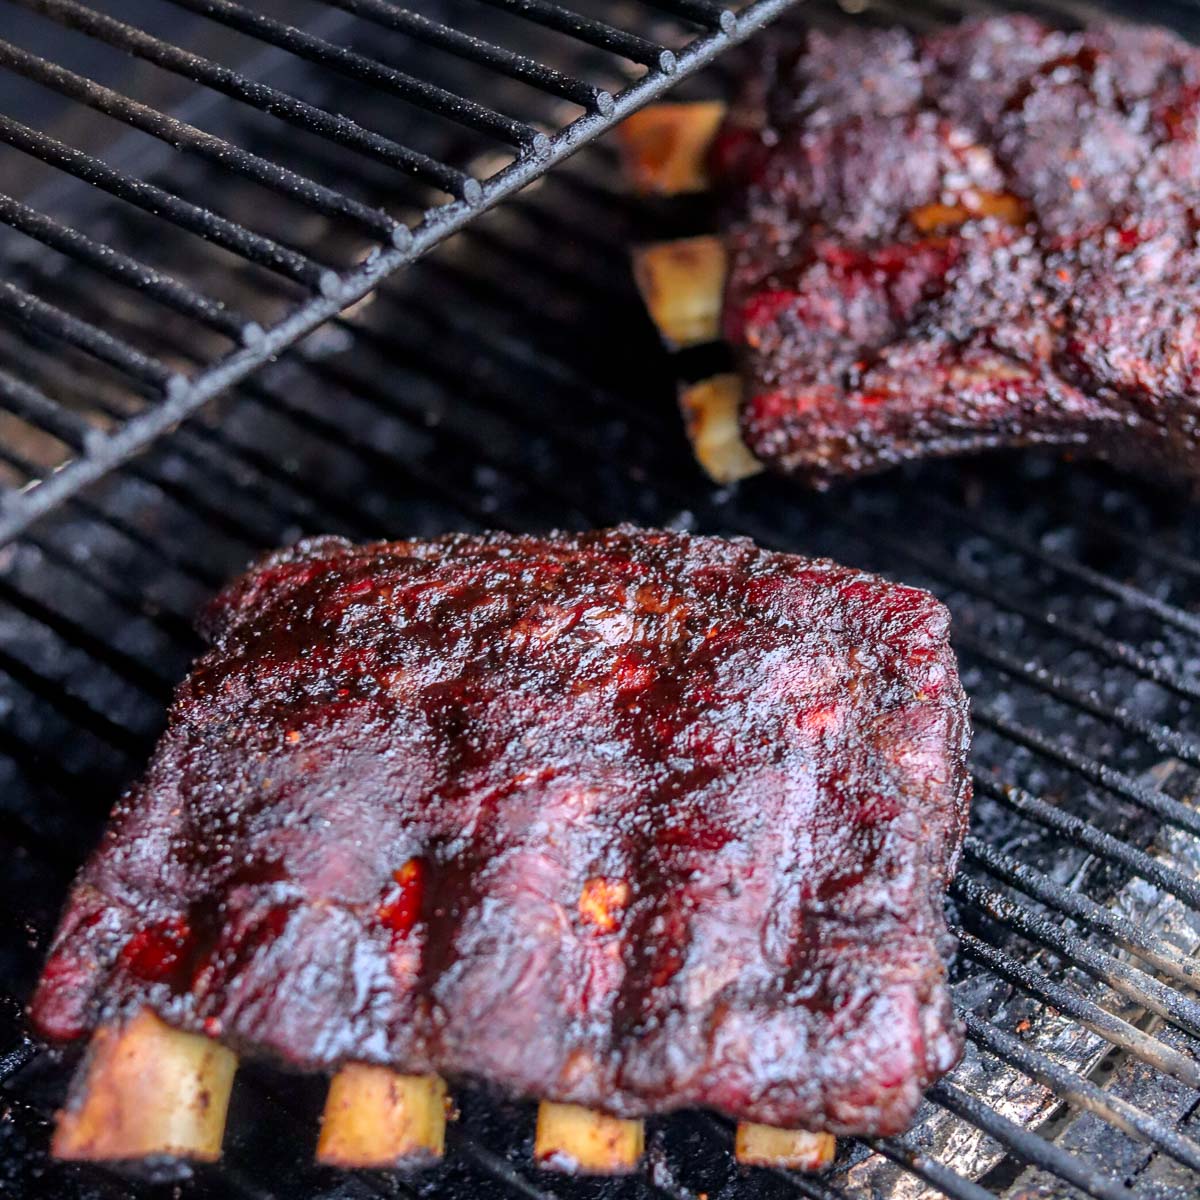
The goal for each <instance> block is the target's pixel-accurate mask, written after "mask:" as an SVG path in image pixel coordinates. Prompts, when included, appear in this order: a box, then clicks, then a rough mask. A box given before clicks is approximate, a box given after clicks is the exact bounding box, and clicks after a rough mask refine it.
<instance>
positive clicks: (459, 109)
mask: <svg viewBox="0 0 1200 1200" xmlns="http://www.w3.org/2000/svg"><path fill="white" fill-rule="evenodd" d="M170 3H172V4H175V5H178V6H179V7H180V8H185V9H187V10H188V11H189V12H195V13H199V14H200V15H202V16H205V17H208V18H209V19H210V20H213V21H220V22H221V24H223V25H228V26H229V27H230V28H231V29H236V30H238V31H239V32H240V33H245V34H248V35H249V36H251V37H256V38H258V39H259V40H260V41H263V42H267V43H268V44H269V45H272V46H278V47H280V49H283V50H287V51H289V52H290V53H292V54H295V55H297V56H298V57H300V58H304V59H307V60H308V61H309V62H312V63H316V64H317V65H318V66H323V67H331V68H332V69H333V70H335V71H338V72H340V73H341V74H343V75H347V76H349V77H350V78H351V79H357V80H359V81H360V82H363V83H369V84H371V85H373V86H374V87H377V88H380V89H382V90H384V91H387V92H390V93H391V94H392V95H393V96H397V97H399V98H400V99H402V100H405V101H407V102H408V103H409V104H414V105H416V106H418V107H419V108H423V109H425V110H426V111H427V112H431V113H435V114H436V115H437V116H439V117H445V118H446V120H448V121H453V122H455V123H456V124H458V125H464V126H466V127H467V128H470V129H475V130H477V131H478V132H480V133H486V134H488V135H489V136H490V137H494V138H497V139H499V140H500V141H503V142H507V143H509V144H510V145H514V146H524V147H527V148H528V149H529V150H531V151H533V152H534V153H537V154H544V153H545V152H546V151H547V150H548V149H549V148H550V139H549V138H548V137H547V136H546V135H545V134H544V133H542V132H541V130H539V129H536V128H535V127H534V126H532V125H528V124H526V123H525V122H524V121H516V120H514V119H513V118H512V117H507V116H505V115H504V114H503V113H499V112H496V111H495V110H494V109H491V108H488V107H487V106H486V105H483V104H479V103H477V102H476V101H474V100H469V99H467V97H465V96H459V95H456V94H455V93H454V92H451V91H448V90H447V89H445V88H443V87H439V86H438V85H437V84H434V83H429V82H428V81H427V80H424V79H418V78H417V77H416V76H415V75H410V74H408V72H406V71H401V70H399V69H397V68H396V67H391V66H387V65H386V64H384V63H381V62H378V61H376V60H375V59H373V58H368V57H367V56H366V55H364V54H359V53H358V52H357V51H354V50H349V49H347V48H346V47H344V46H339V45H337V44H336V43H334V42H330V41H328V40H326V39H325V38H320V37H315V36H314V35H313V34H311V33H306V32H304V30H302V29H297V28H296V27H295V26H294V25H287V24H285V23H284V22H282V21H276V20H274V19H273V18H271V17H266V16H263V15H262V14H261V13H256V12H253V11H251V10H250V9H248V8H246V7H245V6H244V5H241V4H238V3H236V2H235V0H170Z"/></svg>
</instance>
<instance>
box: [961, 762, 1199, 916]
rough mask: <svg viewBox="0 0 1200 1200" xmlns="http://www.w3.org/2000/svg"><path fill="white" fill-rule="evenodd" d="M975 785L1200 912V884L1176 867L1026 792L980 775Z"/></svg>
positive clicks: (977, 789)
mask: <svg viewBox="0 0 1200 1200" xmlns="http://www.w3.org/2000/svg"><path fill="white" fill-rule="evenodd" d="M974 781H975V791H976V795H984V796H988V797H990V798H991V799H993V800H996V801H998V802H999V803H1000V804H1003V805H1004V806H1005V807H1006V808H1011V809H1012V810H1013V811H1014V812H1018V813H1020V814H1021V815H1022V816H1024V817H1028V818H1030V820H1033V821H1036V822H1037V823H1038V824H1039V825H1042V826H1045V828H1047V829H1053V830H1054V832H1055V833H1059V834H1062V836H1063V837H1066V838H1070V839H1071V841H1073V842H1075V843H1076V844H1077V845H1080V846H1083V847H1085V848H1086V849H1088V850H1090V851H1091V852H1092V853H1093V854H1099V855H1100V856H1101V857H1102V858H1107V859H1108V860H1109V861H1110V862H1115V863H1120V864H1121V866H1123V867H1127V868H1128V869H1129V870H1130V871H1132V872H1134V874H1136V875H1140V876H1141V877H1142V878H1143V879H1145V880H1146V881H1147V882H1148V883H1152V884H1154V886H1155V887H1157V888H1161V889H1162V890H1163V891H1165V892H1170V893H1171V895H1172V896H1175V897H1176V898H1177V899H1179V900H1182V901H1183V902H1184V903H1185V904H1190V905H1191V906H1192V908H1195V909H1200V883H1198V882H1197V881H1196V880H1194V879H1189V878H1188V877H1187V876H1186V875H1184V874H1183V873H1182V872H1180V871H1176V870H1175V869H1174V868H1172V867H1168V866H1165V865H1164V864H1163V863H1162V862H1160V861H1159V860H1158V859H1156V858H1152V857H1151V856H1150V855H1149V854H1147V853H1146V852H1145V851H1144V850H1138V849H1137V848H1136V847H1134V846H1131V845H1129V844H1128V842H1123V841H1121V840H1120V839H1119V838H1115V837H1113V836H1112V834H1111V833H1105V832H1103V831H1102V830H1100V829H1097V828H1096V826H1095V825H1093V824H1091V823H1090V822H1088V821H1085V820H1084V819H1083V818H1082V817H1077V816H1075V815H1074V814H1073V813H1068V812H1063V810H1062V809H1061V808H1057V807H1055V806H1054V805H1053V804H1047V803H1046V801H1045V800H1042V799H1040V798H1039V797H1037V796H1034V795H1032V794H1031V793H1030V792H1027V791H1026V790H1025V789H1024V788H1020V787H1014V786H1011V785H1005V784H999V783H997V782H996V781H995V780H994V779H989V778H987V777H986V776H983V775H980V774H979V773H978V772H976V773H975V775H974Z"/></svg>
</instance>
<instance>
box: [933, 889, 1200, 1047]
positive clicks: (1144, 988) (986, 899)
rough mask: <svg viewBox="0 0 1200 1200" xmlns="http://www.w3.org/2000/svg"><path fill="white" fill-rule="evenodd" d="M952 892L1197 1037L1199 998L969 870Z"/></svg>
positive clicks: (1199, 1009) (1199, 1011) (1198, 1029)
mask: <svg viewBox="0 0 1200 1200" xmlns="http://www.w3.org/2000/svg"><path fill="white" fill-rule="evenodd" d="M950 891H951V895H953V896H956V897H961V898H962V899H963V900H965V901H966V902H967V903H968V904H971V905H973V906H974V907H975V908H976V909H978V910H979V911H980V912H982V913H985V914H986V915H987V916H989V917H991V918H993V919H994V920H996V921H999V922H1000V923H1001V924H1002V925H1007V926H1008V927H1009V928H1010V929H1013V930H1015V931H1016V932H1017V933H1019V934H1021V936H1022V937H1026V938H1029V939H1031V940H1033V941H1035V942H1039V943H1041V945H1043V946H1045V947H1047V948H1048V949H1050V950H1053V951H1054V952H1055V953H1056V954H1060V955H1062V956H1063V957H1065V958H1068V959H1070V961H1071V962H1073V963H1075V965H1076V966H1078V967H1082V968H1083V969H1084V970H1085V971H1087V972H1088V974H1089V975H1092V976H1093V977H1094V978H1096V979H1098V980H1099V981H1100V982H1101V983H1103V984H1105V985H1107V986H1108V987H1110V988H1112V989H1113V990H1114V991H1116V992H1120V993H1121V995H1123V996H1126V997H1128V998H1129V999H1130V1000H1133V1001H1134V1002H1135V1003H1136V1004H1138V1005H1140V1006H1141V1007H1142V1008H1147V1009H1149V1010H1150V1011H1151V1012H1154V1013H1157V1014H1158V1015H1159V1016H1160V1017H1163V1018H1164V1019H1165V1020H1167V1021H1170V1022H1171V1024H1172V1025H1175V1026H1178V1028H1180V1029H1182V1030H1183V1031H1184V1032H1185V1033H1189V1034H1191V1035H1192V1036H1193V1037H1200V1004H1197V1003H1196V1002H1195V1001H1193V1000H1190V999H1189V998H1188V997H1186V996H1184V995H1183V994H1182V993H1181V992H1179V991H1177V990H1176V989H1175V988H1173V987H1168V986H1167V985H1165V984H1163V983H1160V982H1159V981H1158V980H1157V979H1154V978H1152V977H1151V976H1149V975H1147V974H1146V973H1145V971H1142V970H1139V969H1138V968H1137V967H1131V966H1129V965H1128V964H1127V963H1124V962H1122V961H1121V960H1120V959H1118V958H1114V957H1113V956H1112V955H1111V954H1106V953H1104V952H1103V951H1101V950H1097V949H1096V948H1095V947H1094V946H1091V945H1089V944H1088V943H1087V942H1085V941H1084V940H1083V939H1082V938H1080V937H1078V936H1076V935H1075V934H1073V933H1070V932H1068V931H1067V930H1066V929H1064V928H1063V927H1062V926H1061V925H1059V924H1058V923H1057V922H1055V921H1051V920H1048V919H1047V918H1046V917H1043V916H1041V915H1040V914H1038V913H1035V912H1033V911H1031V910H1030V909H1029V908H1027V907H1026V906H1025V905H1023V904H1017V903H1015V902H1014V901H1013V900H1011V899H1010V898H1009V897H1008V896H1004V895H1002V894H1001V893H1000V892H995V891H992V890H991V889H990V888H985V887H984V886H983V885H982V884H980V883H979V882H978V881H977V880H974V879H971V878H970V877H969V876H965V875H959V876H958V877H957V878H955V880H954V882H953V883H952V884H951V888H950Z"/></svg>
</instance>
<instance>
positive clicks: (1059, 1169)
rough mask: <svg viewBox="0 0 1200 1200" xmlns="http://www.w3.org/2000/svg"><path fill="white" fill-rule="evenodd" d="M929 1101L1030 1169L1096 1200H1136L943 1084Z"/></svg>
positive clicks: (1059, 1150)
mask: <svg viewBox="0 0 1200 1200" xmlns="http://www.w3.org/2000/svg"><path fill="white" fill-rule="evenodd" d="M929 1098H930V1099H931V1100H932V1101H933V1102H934V1103H935V1104H940V1105H941V1106H942V1107H943V1108H945V1109H947V1110H948V1111H949V1112H952V1113H953V1114H954V1115H955V1116H956V1117H960V1118H962V1120H964V1121H967V1122H969V1123H970V1124H971V1125H974V1126H975V1127H976V1128H977V1129H981V1130H982V1131H983V1132H984V1133H986V1134H988V1135H989V1136H990V1137H993V1138H995V1139H996V1141H998V1142H999V1143H1000V1144H1001V1145H1002V1146H1004V1147H1005V1148H1006V1149H1007V1150H1009V1151H1010V1152H1011V1153H1012V1154H1015V1155H1016V1156H1017V1158H1019V1159H1021V1161H1022V1162H1025V1163H1028V1164H1029V1165H1030V1166H1035V1167H1040V1168H1041V1169H1042V1170H1045V1171H1050V1172H1051V1173H1052V1174H1054V1175H1057V1176H1058V1177H1059V1178H1060V1179H1065V1180H1066V1181H1067V1182H1068V1183H1071V1184H1074V1186H1075V1187H1077V1188H1079V1190H1080V1191H1081V1192H1084V1193H1085V1194H1086V1195H1088V1196H1094V1197H1096V1200H1135V1197H1134V1194H1133V1193H1132V1192H1131V1191H1129V1189H1128V1188H1126V1187H1124V1186H1123V1185H1122V1184H1120V1183H1117V1182H1116V1181H1115V1180H1112V1179H1108V1178H1106V1177H1105V1176H1103V1175H1101V1174H1099V1173H1098V1172H1097V1170H1096V1164H1095V1163H1092V1162H1084V1161H1082V1160H1081V1159H1078V1158H1076V1157H1075V1155H1073V1154H1069V1153H1067V1151H1065V1150H1063V1149H1062V1148H1061V1147H1060V1146H1056V1145H1055V1144H1054V1143H1053V1142H1048V1141H1046V1139H1045V1138H1044V1137H1041V1136H1040V1135H1038V1134H1036V1133H1033V1132H1032V1131H1030V1130H1028V1129H1022V1128H1021V1127H1020V1126H1019V1125H1017V1124H1014V1123H1013V1122H1012V1121H1010V1120H1009V1119H1008V1118H1007V1117H1002V1116H1001V1115H1000V1114H999V1113H998V1112H995V1111H994V1110H992V1109H990V1108H988V1106H987V1105H986V1104H984V1103H982V1102H981V1101H980V1100H977V1099H976V1098H975V1097H974V1096H968V1095H967V1093H966V1092H963V1091H961V1090H960V1089H959V1088H956V1087H954V1086H953V1085H951V1084H948V1083H946V1082H945V1081H942V1082H941V1083H937V1084H935V1085H934V1086H933V1088H932V1089H931V1090H930V1092H929Z"/></svg>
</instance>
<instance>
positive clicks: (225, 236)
mask: <svg viewBox="0 0 1200 1200" xmlns="http://www.w3.org/2000/svg"><path fill="white" fill-rule="evenodd" d="M0 141H5V142H7V143H8V144H9V145H10V146H15V147H16V148H17V149H18V150H22V151H24V152H25V153H26V154H29V155H32V156H33V157H35V158H40V159H41V160H42V161H43V162H48V163H50V164H51V165H53V166H55V167H58V169H59V170H61V171H65V172H67V173H68V174H70V175H74V176H75V178H76V179H82V180H83V181H84V182H85V183H90V184H92V186H93V187H97V188H100V189H101V190H103V191H105V192H108V193H109V195H111V196H116V197H117V198H118V199H120V200H124V201H126V202H127V203H128V204H133V205H135V206H136V207H138V208H140V209H142V210H143V211H145V212H148V213H151V214H152V215H154V216H156V217H161V218H162V219H163V220H165V221H170V222H171V223H172V224H174V225H177V226H179V228H180V229H186V230H187V231H188V232H189V233H195V234H198V235H199V236H200V237H202V238H204V239H205V240H206V241H210V242H213V243H214V244H215V245H218V246H221V247H222V248H223V249H225V250H231V251H232V252H233V253H234V254H237V255H239V256H240V257H242V258H244V259H247V260H249V261H250V262H255V263H258V264H259V265H261V266H264V267H268V268H270V269H271V270H273V271H277V272H279V273H280V274H282V275H286V276H288V277H289V278H291V279H294V280H296V282H298V283H302V284H304V285H305V286H306V287H309V288H312V289H313V290H314V291H318V292H325V291H328V290H329V289H330V288H331V287H336V285H337V275H336V274H335V273H334V272H333V271H331V270H329V268H328V267H322V266H319V265H318V264H317V263H315V262H313V261H312V260H311V259H309V258H307V257H306V256H305V255H303V254H301V253H299V251H296V250H290V249H288V248H287V247H286V246H281V245H280V244H279V243H278V242H275V241H272V240H271V239H270V238H267V237H263V236H262V235H261V234H257V233H252V232H251V231H250V230H249V229H246V228H245V226H243V225H239V224H237V223H236V222H235V221H230V220H227V219H226V218H225V217H221V216H218V215H217V214H216V213H213V212H210V211H208V210H207V209H204V208H200V207H199V206H198V205H195V204H191V203H190V202H189V201H187V200H184V199H182V198H180V197H179V196H176V195H173V194H172V193H171V192H167V191H164V190H163V189H162V188H160V187H155V186H154V185H153V184H150V183H145V182H143V181H142V180H140V179H134V178H132V177H130V176H128V175H124V174H122V173H121V172H120V171H116V170H114V169H113V168H112V167H110V166H108V165H106V164H105V163H103V162H101V161H100V159H98V158H95V157H93V156H92V155H90V154H85V153H84V152H83V151H82V150H76V149H75V148H74V147H73V146H68V145H67V144H66V143H65V142H60V141H59V140H58V139H57V138H53V137H50V135H49V134H45V133H39V132H38V131H37V130H36V129H30V128H29V126H27V125H22V124H21V123H20V122H19V121H14V120H13V119H12V118H11V117H6V116H3V115H0Z"/></svg>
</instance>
